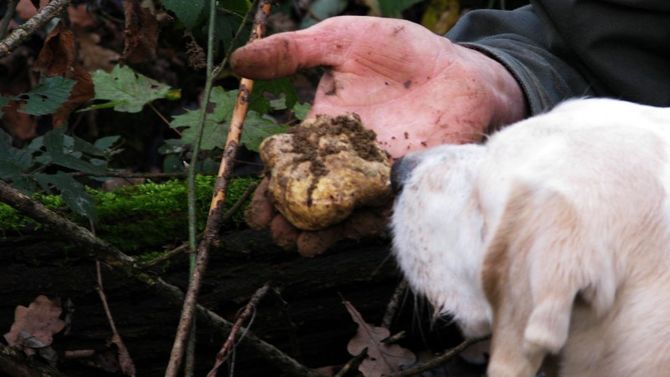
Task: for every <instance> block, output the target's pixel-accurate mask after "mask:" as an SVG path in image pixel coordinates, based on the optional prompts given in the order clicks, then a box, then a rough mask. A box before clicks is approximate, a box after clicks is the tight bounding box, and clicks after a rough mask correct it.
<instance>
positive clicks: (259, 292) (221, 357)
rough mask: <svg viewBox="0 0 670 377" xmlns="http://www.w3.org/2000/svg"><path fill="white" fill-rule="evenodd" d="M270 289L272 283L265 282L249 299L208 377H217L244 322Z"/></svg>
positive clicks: (217, 355)
mask: <svg viewBox="0 0 670 377" xmlns="http://www.w3.org/2000/svg"><path fill="white" fill-rule="evenodd" d="M268 289H270V283H265V285H263V286H262V287H260V288H259V289H258V290H256V292H255V293H254V294H253V296H251V299H249V303H248V304H247V306H245V307H244V311H243V312H242V313H241V314H240V315H239V316H238V317H237V320H236V321H235V323H234V324H233V328H232V329H231V330H230V334H229V335H228V338H227V339H226V341H225V342H224V343H223V346H222V347H221V350H219V352H218V353H217V354H216V361H215V362H214V367H212V370H210V371H209V373H208V374H207V377H216V372H217V371H218V369H219V367H220V366H221V364H223V363H224V362H225V361H226V359H227V358H228V354H229V353H230V351H231V350H232V348H233V346H234V345H235V337H236V336H237V333H238V332H239V331H240V329H241V328H242V324H243V323H244V322H245V321H246V320H247V319H248V318H249V316H250V315H251V314H252V313H253V312H255V311H256V306H258V302H259V301H260V300H261V299H262V298H263V297H264V296H265V294H266V293H267V292H268Z"/></svg>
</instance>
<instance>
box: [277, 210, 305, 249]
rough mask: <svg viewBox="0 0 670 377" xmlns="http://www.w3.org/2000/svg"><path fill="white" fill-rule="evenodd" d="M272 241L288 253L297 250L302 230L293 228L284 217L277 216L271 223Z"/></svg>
mask: <svg viewBox="0 0 670 377" xmlns="http://www.w3.org/2000/svg"><path fill="white" fill-rule="evenodd" d="M270 233H271V234H272V240H273V241H274V242H275V243H276V244H277V245H279V247H281V248H282V249H284V250H286V251H291V250H295V248H296V243H297V242H298V236H299V235H300V230H298V228H296V227H295V226H293V225H292V224H291V223H289V222H288V220H286V218H285V217H284V216H282V215H277V216H275V217H274V218H273V219H272V222H271V223H270Z"/></svg>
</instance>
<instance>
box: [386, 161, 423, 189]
mask: <svg viewBox="0 0 670 377" xmlns="http://www.w3.org/2000/svg"><path fill="white" fill-rule="evenodd" d="M418 163H419V162H418V161H417V159H416V158H412V157H408V156H405V157H401V158H399V159H397V160H395V162H393V166H391V189H392V190H393V193H394V194H395V195H398V194H400V192H401V191H402V188H403V186H405V182H407V180H408V179H409V177H410V176H411V174H412V170H414V168H415V167H416V166H417V165H418Z"/></svg>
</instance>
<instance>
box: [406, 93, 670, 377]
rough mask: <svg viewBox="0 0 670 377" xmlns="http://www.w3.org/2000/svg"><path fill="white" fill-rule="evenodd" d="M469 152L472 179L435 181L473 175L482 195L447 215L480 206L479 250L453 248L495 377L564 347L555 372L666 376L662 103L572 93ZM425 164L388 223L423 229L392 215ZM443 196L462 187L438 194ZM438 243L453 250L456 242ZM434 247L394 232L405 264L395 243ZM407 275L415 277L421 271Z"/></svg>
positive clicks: (669, 265)
mask: <svg viewBox="0 0 670 377" xmlns="http://www.w3.org/2000/svg"><path fill="white" fill-rule="evenodd" d="M449 148H450V147H445V149H444V151H445V153H447V152H449V151H448V149H449ZM451 148H454V149H456V148H462V147H451ZM429 153H430V152H429ZM475 154H476V155H477V157H476V158H472V161H476V163H472V164H470V165H472V170H473V171H470V172H469V173H467V174H469V175H471V176H472V175H474V176H475V177H476V178H474V179H471V178H464V177H463V174H462V173H458V172H457V173H456V174H454V175H453V176H451V177H447V178H445V179H446V180H447V183H445V184H443V185H442V186H443V187H458V185H454V184H453V182H448V181H450V180H456V181H459V182H461V181H464V180H466V181H471V182H472V184H471V185H472V187H471V191H472V192H473V193H474V195H473V196H474V197H475V199H474V200H475V202H476V203H474V204H472V205H469V204H468V205H464V206H463V208H466V209H467V210H466V211H460V212H461V213H460V214H458V215H456V214H449V213H444V214H443V216H445V218H449V217H451V218H455V217H458V216H461V217H463V213H469V215H466V216H465V217H472V216H477V213H480V214H481V218H482V221H481V229H479V230H477V229H475V232H476V231H480V232H481V234H482V236H481V237H482V242H481V243H480V244H479V245H476V244H477V243H476V242H475V243H473V245H474V248H475V249H476V248H481V249H482V250H459V251H456V252H461V253H466V254H472V255H475V257H474V258H475V259H477V258H480V259H481V260H480V261H481V266H482V267H481V269H479V270H477V271H475V272H476V273H475V276H480V277H481V282H477V281H470V282H468V281H467V279H461V280H459V281H458V283H460V284H470V285H471V286H473V287H474V288H472V287H470V288H466V290H472V291H473V292H477V290H478V289H480V290H482V291H483V294H484V295H485V297H486V299H487V303H488V304H489V305H490V308H488V309H486V310H489V311H491V312H492V313H493V314H492V318H489V321H490V323H489V325H491V326H492V327H493V333H494V338H493V350H492V351H493V354H492V359H491V364H490V369H489V375H490V376H507V375H509V376H522V375H529V376H530V375H532V373H534V371H535V370H536V369H537V367H538V366H539V362H541V360H542V357H543V356H544V354H546V353H559V352H560V354H561V370H562V372H561V375H562V376H590V377H595V376H621V377H624V376H664V375H668V367H670V352H668V351H670V200H669V199H668V198H670V195H668V194H669V193H670V110H667V109H666V110H664V109H658V108H650V107H644V106H639V105H633V104H628V103H624V102H619V101H613V100H579V101H570V102H567V103H565V104H563V105H560V106H559V107H558V108H556V109H555V110H553V111H552V112H550V113H547V114H544V115H541V116H538V117H534V118H531V119H528V120H526V121H523V122H520V123H518V124H516V125H513V126H510V127H509V128H507V129H505V130H503V131H501V132H499V133H498V134H496V135H494V136H493V137H491V139H490V140H489V141H488V143H487V144H486V147H485V148H481V150H480V151H478V152H477V153H475ZM426 164H427V162H426ZM470 165H466V166H470ZM420 168H421V163H420V164H419V166H418V168H417V170H416V173H417V177H412V178H413V179H415V181H413V182H414V183H413V184H414V185H415V186H414V193H405V192H403V194H402V195H401V196H400V198H399V200H398V204H397V205H396V211H397V214H396V216H397V217H398V218H394V228H395V229H396V231H397V230H398V229H400V228H402V227H403V226H408V227H415V228H417V227H418V228H421V227H424V228H427V226H425V225H422V224H420V220H416V219H414V221H418V222H419V223H416V224H414V223H412V224H410V223H409V222H405V223H404V225H403V221H404V220H402V219H400V218H399V217H400V216H404V214H405V213H406V212H405V211H406V208H404V207H407V206H409V205H411V204H409V203H407V201H406V200H405V201H404V202H403V196H407V197H408V200H409V198H414V199H416V198H419V197H421V196H422V195H423V194H422V191H423V192H425V190H426V187H422V185H421V182H424V181H426V180H427V179H428V178H426V177H421V176H420V175H421V174H428V173H427V172H425V171H424V172H423V173H421V172H422V170H420ZM461 170H465V171H467V170H468V169H467V167H465V168H462V169H461ZM457 171H458V170H457ZM443 173H444V174H449V172H448V171H447V172H443ZM436 174H441V173H440V172H436ZM459 174H460V175H461V176H459ZM424 186H425V184H424ZM443 198H444V200H450V198H458V193H456V192H445V193H444V197H443ZM468 200H471V199H468ZM403 203H404V204H403ZM473 208H474V209H473ZM461 220H462V219H458V221H461ZM454 222H455V221H452V222H451V223H452V224H453V223H454ZM445 223H447V224H449V223H450V221H449V220H445ZM477 223H478V222H477V221H474V222H471V224H477ZM396 233H397V232H396ZM402 238H403V237H401V239H402ZM461 243H462V242H461ZM441 244H442V246H441V247H442V248H443V249H447V250H448V249H450V247H451V246H452V245H449V242H448V241H444V242H441ZM461 246H462V245H461ZM408 247H411V248H414V249H415V250H408ZM431 247H433V246H432V245H431V244H430V243H424V244H422V243H421V242H415V243H414V244H412V245H410V243H408V242H405V241H402V240H401V241H399V242H396V253H397V254H398V256H399V261H400V265H401V267H402V268H403V270H404V271H405V272H406V273H409V274H410V275H411V274H412V273H414V274H416V273H417V269H416V268H414V269H413V270H412V264H411V263H408V262H407V261H406V260H407V259H408V257H407V256H405V255H403V254H405V253H421V251H420V249H421V248H424V249H425V248H427V249H430V248H431ZM433 248H434V247H433ZM449 252H451V253H454V251H449ZM438 253H439V250H435V251H434V252H433V254H431V255H439V254H438ZM478 256H479V257H478ZM418 258H421V256H418ZM423 258H425V256H424V257H423ZM467 258H472V257H471V256H466V257H465V259H467ZM403 259H405V261H403ZM410 259H411V258H410ZM433 263H435V264H439V263H443V264H445V266H443V267H442V268H443V269H445V270H447V271H457V270H458V269H459V268H460V269H461V270H468V271H464V272H463V273H462V274H461V275H464V276H465V275H467V273H466V272H472V271H471V270H472V266H468V267H464V266H462V264H463V262H462V261H459V260H458V259H456V258H453V257H451V258H445V259H440V260H433V261H431V262H428V263H426V265H431V264H433ZM447 265H448V266H447ZM433 270H438V267H435V268H433ZM428 273H429V274H430V271H428ZM433 275H435V273H433ZM409 278H410V282H412V281H414V282H415V285H416V284H421V282H424V281H426V278H425V277H424V278H423V279H422V278H416V277H415V278H412V277H411V276H409ZM449 282H452V283H453V282H454V281H449ZM437 284H439V282H437ZM417 288H418V290H420V291H423V292H426V291H427V292H430V291H434V290H435V289H437V288H429V289H426V288H425V287H417ZM442 289H444V290H446V291H450V294H449V298H450V299H452V300H459V299H461V298H462V297H459V296H458V294H456V293H454V291H455V290H456V289H458V288H451V287H443V288H442ZM433 296H435V293H433ZM469 296H473V294H472V293H469ZM475 296H476V294H475ZM464 300H466V301H467V299H464ZM441 306H443V307H445V309H446V310H447V311H460V312H458V313H455V314H456V317H457V318H461V319H462V322H463V323H465V324H466V326H464V327H465V328H466V330H467V328H476V329H482V328H484V327H482V326H475V325H474V324H476V323H478V322H481V321H482V317H483V316H484V315H483V314H482V313H481V312H482V310H484V309H482V308H483V307H484V305H483V304H481V305H479V306H478V307H477V310H478V311H479V313H473V314H472V315H473V316H475V317H477V320H476V321H475V322H472V321H470V322H469V320H468V318H466V317H467V316H468V313H466V312H464V311H463V310H462V308H459V306H458V305H456V304H442V305H441ZM464 307H465V306H464ZM467 307H468V308H473V307H475V306H472V305H469V306H467ZM487 316H489V317H491V314H487ZM484 317H486V316H484ZM466 332H467V331H466Z"/></svg>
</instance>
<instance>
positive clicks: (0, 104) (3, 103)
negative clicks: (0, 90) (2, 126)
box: [0, 96, 12, 119]
mask: <svg viewBox="0 0 670 377" xmlns="http://www.w3.org/2000/svg"><path fill="white" fill-rule="evenodd" d="M11 100H12V99H11V98H7V97H2V96H0V119H2V116H3V115H5V113H3V112H2V108H3V107H5V106H7V104H9V102H11Z"/></svg>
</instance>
